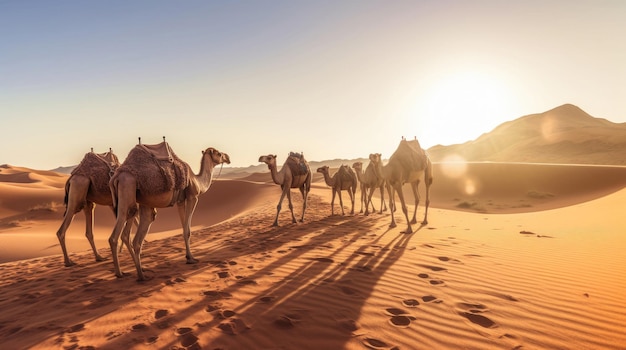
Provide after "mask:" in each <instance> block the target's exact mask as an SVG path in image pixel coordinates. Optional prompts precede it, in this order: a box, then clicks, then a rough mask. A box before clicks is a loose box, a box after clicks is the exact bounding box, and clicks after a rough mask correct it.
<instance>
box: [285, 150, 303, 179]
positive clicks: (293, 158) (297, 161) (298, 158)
mask: <svg viewBox="0 0 626 350" xmlns="http://www.w3.org/2000/svg"><path fill="white" fill-rule="evenodd" d="M285 165H287V166H288V167H289V170H291V173H292V174H293V175H294V176H302V175H306V174H307V173H308V172H309V166H308V164H307V162H306V160H305V159H304V155H303V154H301V153H296V152H290V153H289V157H287V161H285Z"/></svg>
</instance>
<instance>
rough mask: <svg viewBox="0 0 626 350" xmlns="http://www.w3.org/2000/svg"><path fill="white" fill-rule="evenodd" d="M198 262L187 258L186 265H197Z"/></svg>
mask: <svg viewBox="0 0 626 350" xmlns="http://www.w3.org/2000/svg"><path fill="white" fill-rule="evenodd" d="M198 262H200V260H198V259H196V258H191V259H189V258H187V264H188V265H191V264H197V263H198Z"/></svg>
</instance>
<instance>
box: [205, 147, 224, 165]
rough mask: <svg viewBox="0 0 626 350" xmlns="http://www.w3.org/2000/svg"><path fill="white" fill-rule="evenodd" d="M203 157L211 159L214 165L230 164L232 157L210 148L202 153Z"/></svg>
mask: <svg viewBox="0 0 626 350" xmlns="http://www.w3.org/2000/svg"><path fill="white" fill-rule="evenodd" d="M202 155H203V156H209V157H211V160H212V161H213V163H214V164H223V163H226V164H230V157H229V156H228V154H226V153H223V152H220V151H218V150H216V149H215V148H213V147H209V148H207V149H206V150H204V151H202Z"/></svg>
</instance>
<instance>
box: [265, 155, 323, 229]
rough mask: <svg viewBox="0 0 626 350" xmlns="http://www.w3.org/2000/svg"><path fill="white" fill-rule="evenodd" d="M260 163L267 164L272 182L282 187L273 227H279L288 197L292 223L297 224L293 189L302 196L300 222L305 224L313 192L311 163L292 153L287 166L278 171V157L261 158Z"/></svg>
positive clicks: (286, 163) (287, 160) (267, 156)
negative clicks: (298, 190) (284, 200)
mask: <svg viewBox="0 0 626 350" xmlns="http://www.w3.org/2000/svg"><path fill="white" fill-rule="evenodd" d="M259 162H263V163H265V164H267V167H268V169H269V170H270V173H271V175H272V180H274V183H275V184H277V185H280V187H281V189H282V194H281V195H280V200H279V201H278V205H277V206H276V218H275V219H274V223H273V224H272V226H278V214H280V209H281V207H282V203H283V199H284V198H285V196H287V200H288V201H289V210H290V211H291V222H292V223H294V224H295V223H296V217H295V215H294V214H293V204H292V203H291V189H292V188H298V189H300V193H301V194H302V199H303V204H302V217H301V218H300V222H304V212H305V211H306V201H307V197H308V195H309V191H310V190H311V178H312V175H311V168H309V163H308V162H307V161H306V160H305V159H304V155H303V154H300V153H294V152H291V153H290V154H289V157H287V159H286V160H285V164H284V165H283V167H282V168H281V169H280V171H278V170H277V169H276V155H273V154H269V155H266V156H260V157H259Z"/></svg>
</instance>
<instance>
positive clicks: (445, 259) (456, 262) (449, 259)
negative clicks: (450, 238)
mask: <svg viewBox="0 0 626 350" xmlns="http://www.w3.org/2000/svg"><path fill="white" fill-rule="evenodd" d="M437 259H439V260H440V261H445V262H451V263H455V264H460V263H461V260H458V259H452V258H448V257H447V256H438V257H437Z"/></svg>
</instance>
